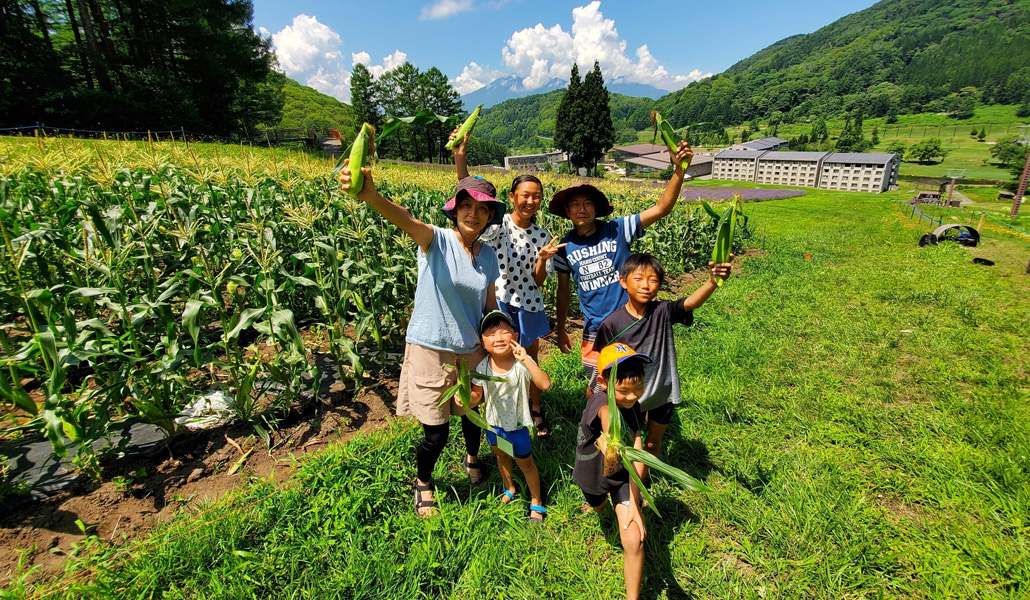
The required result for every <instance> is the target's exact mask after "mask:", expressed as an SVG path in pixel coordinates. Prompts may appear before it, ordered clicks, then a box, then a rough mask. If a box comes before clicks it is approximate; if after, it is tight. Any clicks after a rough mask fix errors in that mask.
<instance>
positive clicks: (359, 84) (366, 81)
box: [350, 63, 381, 129]
mask: <svg viewBox="0 0 1030 600" xmlns="http://www.w3.org/2000/svg"><path fill="white" fill-rule="evenodd" d="M350 103H351V106H352V107H353V108H354V118H355V119H356V120H357V124H358V125H359V126H360V125H361V124H362V123H368V124H369V125H372V126H373V127H375V128H376V129H378V128H379V124H380V121H381V116H380V113H379V99H378V98H377V97H376V90H375V84H374V83H373V82H372V73H371V72H370V71H369V70H368V67H366V66H365V65H363V64H361V63H358V64H356V65H354V72H353V73H351V76H350Z"/></svg>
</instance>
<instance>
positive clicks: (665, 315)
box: [594, 254, 733, 477]
mask: <svg viewBox="0 0 1030 600" xmlns="http://www.w3.org/2000/svg"><path fill="white" fill-rule="evenodd" d="M732 266H733V255H732V254H731V255H730V262H727V263H721V264H718V265H717V264H715V263H712V262H709V263H708V280H707V281H705V282H704V283H703V284H702V285H701V287H699V288H698V289H696V290H694V293H692V294H691V295H690V296H688V297H686V298H682V299H680V300H674V301H673V300H656V299H655V298H657V296H658V290H659V288H661V286H662V283H663V282H664V281H665V269H664V268H663V267H662V263H661V261H659V260H658V259H657V258H655V257H653V256H651V255H650V254H634V255H632V256H630V257H629V258H627V259H626V262H624V263H623V264H622V269H621V271H620V273H619V283H620V284H621V285H622V287H623V288H625V289H626V292H627V295H628V296H629V301H628V302H626V304H625V305H624V306H623V307H621V308H619V309H617V310H616V311H615V312H613V313H612V314H610V315H608V317H607V318H605V320H604V321H603V322H602V323H601V327H600V329H598V331H597V340H596V342H595V345H594V348H595V349H599V348H603V347H605V346H607V345H608V344H611V343H612V342H621V343H623V344H626V345H628V346H631V347H633V348H635V349H636V350H637V351H638V352H641V353H643V354H646V355H648V356H650V357H651V359H652V360H651V361H649V363H650V364H648V365H647V366H646V367H645V369H644V381H645V382H646V383H645V384H644V391H643V393H642V394H641V396H640V399H639V401H638V402H639V405H640V411H641V413H642V414H643V415H644V426H645V427H646V428H647V437H646V441H645V443H644V448H645V449H646V450H647V451H648V452H650V453H651V454H654V455H655V456H660V455H661V452H662V436H663V435H664V434H665V429H666V427H668V425H669V421H670V420H671V419H672V410H673V407H674V406H675V405H677V404H679V403H680V382H679V371H678V370H677V367H676V347H675V339H674V336H673V330H672V325H673V323H680V324H683V325H690V324H691V323H692V322H693V321H694V314H693V311H694V309H696V308H699V307H700V306H701V305H702V304H704V302H705V300H708V297H709V296H711V295H712V293H713V292H714V291H715V290H716V289H718V287H717V285H716V283H715V278H716V277H718V278H721V279H726V278H727V277H729V276H730V270H731V268H732ZM620 375H621V373H620ZM644 473H645V474H646V473H647V469H646V467H645V468H644ZM643 476H644V475H641V477H643Z"/></svg>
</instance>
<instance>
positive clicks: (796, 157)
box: [755, 152, 830, 187]
mask: <svg viewBox="0 0 1030 600" xmlns="http://www.w3.org/2000/svg"><path fill="white" fill-rule="evenodd" d="M829 155H830V153H829V152H766V153H765V154H763V155H762V157H761V160H759V161H758V168H757V171H756V173H755V183H772V184H777V185H798V186H801V187H818V186H819V170H820V168H821V167H822V165H823V159H825V158H826V157H827V156H829Z"/></svg>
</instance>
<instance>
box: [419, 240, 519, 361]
mask: <svg viewBox="0 0 1030 600" xmlns="http://www.w3.org/2000/svg"><path fill="white" fill-rule="evenodd" d="M416 252H417V255H418V284H417V285H416V287H415V308H414V309H412V311H411V322H410V323H408V331H407V334H406V336H405V339H406V340H407V341H408V342H409V343H411V344H418V345H419V346H425V347H426V348H432V349H433V350H441V351H449V352H456V353H458V354H467V353H469V352H472V351H473V350H474V349H475V348H476V346H478V345H479V321H480V320H481V319H482V318H483V311H484V309H485V308H486V294H487V290H489V289H490V286H492V285H493V284H494V280H495V279H497V277H498V275H500V271H499V270H498V268H497V255H496V254H495V253H494V249H493V248H491V247H490V246H487V245H486V244H482V245H481V249H480V251H479V255H478V256H476V265H475V266H473V264H472V257H471V256H469V255H468V253H467V252H465V249H464V248H463V247H462V242H461V240H459V239H458V234H457V233H455V232H454V230H452V229H441V228H440V227H433V241H432V243H430V244H429V249H428V251H426V252H425V253H423V252H422V249H421V248H419V249H418V250H416Z"/></svg>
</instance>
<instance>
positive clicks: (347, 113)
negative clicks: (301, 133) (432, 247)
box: [277, 78, 358, 139]
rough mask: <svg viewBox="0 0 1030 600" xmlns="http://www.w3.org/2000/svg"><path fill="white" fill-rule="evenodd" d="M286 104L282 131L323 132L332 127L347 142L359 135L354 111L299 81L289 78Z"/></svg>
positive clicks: (279, 126)
mask: <svg viewBox="0 0 1030 600" xmlns="http://www.w3.org/2000/svg"><path fill="white" fill-rule="evenodd" d="M283 94H284V95H285V96H286V103H285V105H284V106H283V119H282V121H280V122H279V125H278V126H277V128H278V129H296V128H307V129H320V130H325V129H328V128H330V127H333V128H336V129H339V130H340V133H341V134H342V135H343V137H344V139H347V138H352V137H354V136H355V135H357V133H358V128H357V124H356V123H355V122H354V110H353V109H352V108H351V107H350V105H349V104H344V103H343V102H340V101H339V100H337V99H336V98H333V97H332V96H327V95H326V94H323V93H322V92H319V91H317V90H315V89H314V88H310V87H307V86H304V85H301V84H299V83H297V82H296V81H294V80H292V79H290V78H286V85H285V86H283Z"/></svg>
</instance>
